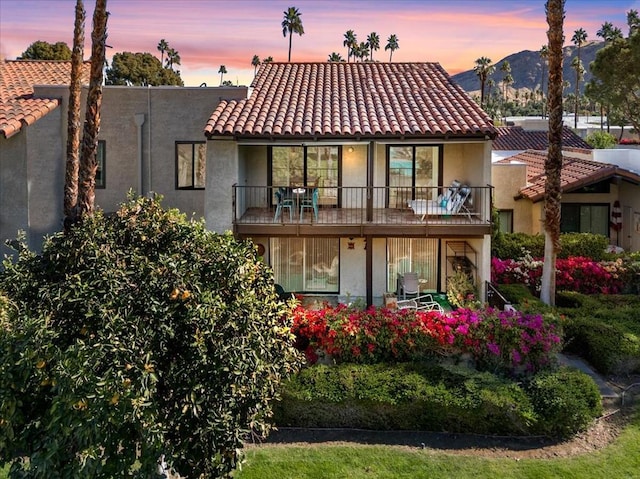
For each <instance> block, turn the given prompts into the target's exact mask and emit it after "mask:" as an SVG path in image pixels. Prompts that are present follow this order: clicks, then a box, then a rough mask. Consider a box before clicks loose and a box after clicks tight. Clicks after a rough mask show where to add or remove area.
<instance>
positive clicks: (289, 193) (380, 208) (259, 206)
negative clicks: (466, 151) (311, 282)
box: [233, 185, 493, 225]
mask: <svg viewBox="0 0 640 479" xmlns="http://www.w3.org/2000/svg"><path fill="white" fill-rule="evenodd" d="M279 188H280V187H279V186H238V185H234V186H233V205H234V216H233V221H234V223H242V224H250V223H254V224H268V223H290V222H297V223H299V222H302V223H316V224H320V225H322V224H325V225H341V224H342V225H347V224H348V225H360V224H381V225H382V224H385V225H389V224H398V225H404V224H421V223H446V224H466V225H469V224H483V225H486V224H489V223H490V221H491V197H492V191H493V187H492V186H470V187H468V192H465V193H467V194H466V195H465V197H464V201H463V202H462V203H461V204H460V205H459V207H458V206H455V207H452V206H451V203H449V207H447V205H446V204H445V203H443V202H442V197H443V195H445V194H446V192H447V189H448V186H439V187H416V188H411V187H393V186H387V187H382V186H376V187H364V186H337V187H325V188H323V187H320V188H318V195H317V199H316V201H317V205H318V216H317V218H316V217H315V214H314V212H313V211H312V210H309V209H308V208H305V209H304V210H303V211H301V208H300V207H301V205H302V204H303V202H305V204H307V203H306V202H308V201H309V198H310V197H311V194H312V191H313V188H302V189H294V188H285V190H284V191H285V192H286V198H287V200H288V204H289V205H290V206H291V212H290V211H289V209H288V208H281V210H280V211H279V214H278V215H277V216H276V207H277V198H276V194H275V193H276V191H278V189H279ZM460 199H461V198H458V200H460ZM449 201H451V200H449ZM301 212H302V214H301Z"/></svg>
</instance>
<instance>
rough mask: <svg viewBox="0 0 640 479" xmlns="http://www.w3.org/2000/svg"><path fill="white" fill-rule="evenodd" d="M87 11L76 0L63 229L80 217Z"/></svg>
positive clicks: (79, 0)
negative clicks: (78, 208)
mask: <svg viewBox="0 0 640 479" xmlns="http://www.w3.org/2000/svg"><path fill="white" fill-rule="evenodd" d="M84 19H85V11H84V5H83V3H82V0H77V2H76V10H75V25H74V29H73V51H72V52H71V81H70V85H69V114H68V117H67V161H66V165H65V177H64V216H65V220H64V229H65V231H69V227H70V226H71V225H72V224H73V223H75V222H76V221H77V220H78V216H77V214H78V210H77V205H78V165H79V157H80V94H81V88H82V51H83V48H84Z"/></svg>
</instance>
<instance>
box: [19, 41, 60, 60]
mask: <svg viewBox="0 0 640 479" xmlns="http://www.w3.org/2000/svg"><path fill="white" fill-rule="evenodd" d="M18 59H19V60H71V50H70V49H69V46H68V45H67V44H66V43H65V42H56V43H49V42H44V41H42V40H38V41H36V42H33V43H32V44H31V45H29V46H28V47H27V49H26V50H25V51H24V52H22V55H20V57H18Z"/></svg>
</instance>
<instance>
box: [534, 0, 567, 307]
mask: <svg viewBox="0 0 640 479" xmlns="http://www.w3.org/2000/svg"><path fill="white" fill-rule="evenodd" d="M564 3H565V0H548V1H547V3H546V5H545V7H546V14H547V23H548V25H549V29H548V30H547V38H548V41H549V83H548V85H549V92H548V95H547V97H548V100H547V103H548V111H549V150H548V152H547V159H546V161H545V165H544V171H545V175H546V182H545V190H544V237H545V246H544V264H543V267H542V286H541V291H540V299H541V300H542V301H543V302H544V303H545V304H549V305H554V304H555V296H556V257H557V255H558V249H559V247H560V199H561V188H560V173H561V171H562V60H563V56H562V44H563V43H564V30H563V25H564Z"/></svg>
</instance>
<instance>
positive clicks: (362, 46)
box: [358, 42, 369, 62]
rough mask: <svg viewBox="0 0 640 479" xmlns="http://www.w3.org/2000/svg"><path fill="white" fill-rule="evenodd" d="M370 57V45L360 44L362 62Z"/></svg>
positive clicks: (359, 56) (359, 52) (359, 50)
mask: <svg viewBox="0 0 640 479" xmlns="http://www.w3.org/2000/svg"><path fill="white" fill-rule="evenodd" d="M368 57H369V44H368V43H365V42H360V45H358V58H360V61H361V62H362V61H364V59H365V58H368Z"/></svg>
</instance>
